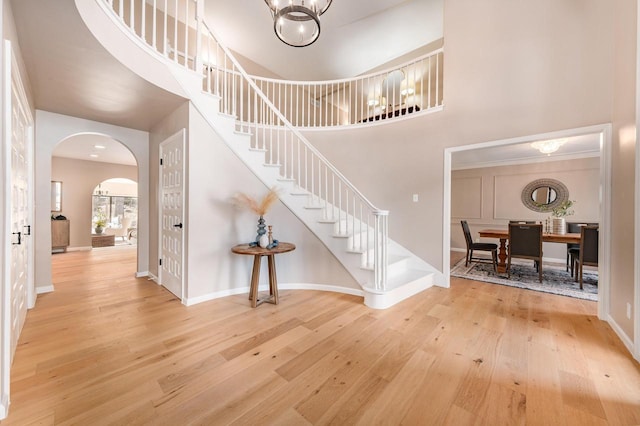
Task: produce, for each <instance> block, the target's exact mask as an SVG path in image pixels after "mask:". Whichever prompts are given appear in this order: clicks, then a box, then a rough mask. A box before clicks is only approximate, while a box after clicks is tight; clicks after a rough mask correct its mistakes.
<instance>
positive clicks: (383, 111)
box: [252, 48, 444, 128]
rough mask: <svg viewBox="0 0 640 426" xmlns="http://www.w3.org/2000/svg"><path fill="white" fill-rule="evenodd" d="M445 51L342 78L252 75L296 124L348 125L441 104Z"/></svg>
mask: <svg viewBox="0 0 640 426" xmlns="http://www.w3.org/2000/svg"><path fill="white" fill-rule="evenodd" d="M443 55H444V51H443V49H442V48H440V49H437V50H435V51H433V52H430V53H428V54H426V55H423V56H420V57H418V58H415V59H413V60H411V61H409V62H406V63H404V64H402V65H399V66H396V67H393V68H389V69H386V70H383V71H378V72H375V73H371V74H367V75H363V76H359V77H355V78H348V79H341V80H332V81H287V80H279V79H273V78H264V77H258V76H252V78H253V80H254V81H255V82H256V83H257V84H258V87H259V88H260V90H262V91H263V92H264V93H265V94H266V95H267V97H268V98H269V99H270V100H271V101H272V102H273V104H274V105H275V106H276V108H278V110H279V111H280V112H282V114H283V115H284V116H285V117H287V119H288V120H289V121H290V122H291V123H292V124H293V125H294V126H296V127H303V128H317V127H334V126H348V125H352V124H362V123H371V122H379V121H381V120H392V119H397V118H402V117H407V116H408V115H410V114H416V113H419V112H423V113H424V112H432V111H435V110H440V109H441V108H442V101H443V98H442V67H443Z"/></svg>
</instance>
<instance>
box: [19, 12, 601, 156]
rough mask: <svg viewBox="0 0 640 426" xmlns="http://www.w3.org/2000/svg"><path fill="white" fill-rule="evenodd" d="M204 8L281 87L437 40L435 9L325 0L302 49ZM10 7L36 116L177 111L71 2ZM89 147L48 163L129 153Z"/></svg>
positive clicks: (263, 23)
mask: <svg viewBox="0 0 640 426" xmlns="http://www.w3.org/2000/svg"><path fill="white" fill-rule="evenodd" d="M83 1H95V0H83ZM147 1H150V0H147ZM206 1H207V3H206V13H207V18H206V19H207V21H208V22H209V24H211V26H212V27H213V28H214V29H215V31H216V32H217V33H218V35H219V36H220V38H221V39H222V40H223V41H224V42H225V43H226V44H228V45H229V47H230V48H231V49H232V50H234V51H236V52H238V53H239V54H240V55H242V56H245V57H247V58H251V60H252V61H253V62H255V63H257V64H258V65H260V66H262V67H264V68H266V69H267V70H270V71H271V72H272V73H274V74H277V75H280V76H281V77H283V78H288V79H303V80H317V79H335V78H341V77H348V76H355V75H358V74H362V73H365V72H367V71H369V70H371V69H372V68H375V67H378V66H380V65H382V64H384V63H386V62H388V61H390V60H392V59H394V58H398V57H399V56H402V55H403V54H405V53H407V52H412V51H414V50H416V49H420V48H421V47H423V46H425V45H427V44H429V43H431V42H433V41H434V40H437V39H439V38H441V37H442V22H443V0H333V4H332V5H331V7H330V8H329V9H328V10H327V12H326V13H325V14H324V15H322V17H321V22H322V33H321V35H320V39H319V40H318V41H317V42H316V43H314V44H313V45H311V46H309V47H305V48H294V47H289V46H287V45H285V44H283V43H282V42H280V41H279V40H278V39H277V38H276V36H275V34H274V33H273V21H272V19H271V15H270V12H269V8H268V7H267V5H266V4H265V3H264V0H234V1H223V0H206ZM10 4H11V7H12V9H13V14H14V18H15V22H16V30H17V33H18V37H19V41H20V49H21V52H22V55H23V57H24V61H25V64H26V67H27V71H28V76H29V80H30V82H31V86H32V91H33V94H34V99H35V107H36V108H37V109H42V110H46V111H51V112H56V113H60V114H66V115H70V116H75V117H80V118H86V119H90V120H95V121H101V122H106V123H110V124H114V125H118V126H123V127H129V128H134V129H140V130H149V129H150V128H151V126H152V125H154V124H155V123H157V122H158V121H159V120H161V119H162V118H163V117H165V116H166V115H167V114H169V113H170V112H171V111H173V110H175V109H176V108H177V107H178V105H180V104H181V103H183V102H184V99H182V98H180V97H178V96H175V95H173V94H170V93H169V92H167V91H165V90H163V89H161V88H159V87H156V86H154V85H153V84H151V83H149V82H147V81H146V80H144V79H142V78H141V77H139V76H137V75H136V74H134V73H133V72H131V71H130V70H129V69H127V68H126V67H125V66H124V65H122V64H121V63H120V62H118V61H117V60H116V59H114V58H113V56H111V55H110V54H109V53H108V52H107V51H106V50H105V49H104V48H103V47H102V46H101V45H100V43H98V41H97V40H95V38H94V37H93V35H92V34H91V33H90V32H89V30H88V29H87V28H86V26H85V25H84V23H83V21H82V19H81V18H80V16H79V14H78V12H77V9H76V7H75V3H74V0H55V1H52V0H11V3H10ZM73 143H79V144H82V146H78V147H73V146H72V145H73ZM93 145H95V144H93V143H87V142H86V141H83V140H81V139H72V140H69V141H66V142H65V145H61V146H60V151H59V152H56V155H60V156H71V155H78V156H80V158H84V159H87V160H93V161H108V162H120V163H122V164H132V157H131V154H130V153H129V152H128V151H126V150H125V151H126V152H125V151H122V152H120V154H118V155H119V156H118V155H117V153H118V152H119V151H118V149H117V147H114V148H109V149H108V150H107V151H108V152H109V154H107V152H104V153H101V157H99V159H98V160H96V159H95V158H92V157H89V154H91V152H88V151H86V149H89V150H91V149H92V147H93ZM598 148H599V142H598V141H597V140H596V139H593V138H592V139H584V140H577V139H576V140H575V141H573V142H571V143H567V144H565V146H563V147H562V148H561V149H560V150H559V151H558V153H557V154H554V157H556V156H557V155H560V157H557V158H569V157H570V156H572V155H573V156H576V155H577V156H589V155H591V156H593V155H597V151H598ZM74 151H76V154H71V153H72V152H74ZM85 151H86V152H85ZM65 152H66V153H67V154H64V153H65ZM111 155H114V156H116V157H111ZM536 158H537V159H536ZM541 158H542V159H545V160H546V159H549V158H548V157H546V156H541V155H540V154H539V153H537V151H535V150H533V149H531V148H530V146H529V144H524V145H520V146H518V145H514V146H510V147H500V148H486V149H481V150H473V151H466V152H459V153H456V154H455V155H454V156H453V167H454V169H455V168H469V167H478V166H479V165H483V164H484V165H490V164H492V165H499V164H506V163H508V162H511V163H514V162H516V163H517V162H523V161H540V159H541ZM474 164H475V166H474Z"/></svg>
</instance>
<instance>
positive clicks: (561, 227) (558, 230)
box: [552, 217, 567, 235]
mask: <svg viewBox="0 0 640 426" xmlns="http://www.w3.org/2000/svg"><path fill="white" fill-rule="evenodd" d="M552 225H553V229H552V232H553V233H554V234H560V235H564V234H566V233H567V224H566V222H565V219H564V217H554V218H553V220H552Z"/></svg>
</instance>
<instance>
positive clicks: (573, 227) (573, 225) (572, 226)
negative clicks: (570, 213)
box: [567, 222, 598, 277]
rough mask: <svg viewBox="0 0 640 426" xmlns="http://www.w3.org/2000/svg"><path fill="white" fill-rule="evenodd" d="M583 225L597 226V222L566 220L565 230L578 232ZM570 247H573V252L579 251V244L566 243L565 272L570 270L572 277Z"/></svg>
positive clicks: (572, 263) (573, 232) (572, 232)
mask: <svg viewBox="0 0 640 426" xmlns="http://www.w3.org/2000/svg"><path fill="white" fill-rule="evenodd" d="M583 226H598V223H597V222H595V223H594V222H567V232H568V233H570V234H579V233H580V230H581V229H582V227H583ZM571 249H575V250H574V252H575V253H579V251H578V250H579V249H580V244H577V243H576V244H571V243H568V244H567V272H569V271H570V272H571V276H572V277H573V265H574V263H575V262H574V261H573V260H572V259H571Z"/></svg>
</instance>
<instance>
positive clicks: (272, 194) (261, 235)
mask: <svg viewBox="0 0 640 426" xmlns="http://www.w3.org/2000/svg"><path fill="white" fill-rule="evenodd" d="M234 198H235V201H236V204H238V205H241V206H244V207H246V208H248V209H249V210H251V211H252V212H254V213H256V214H257V215H258V216H260V218H259V219H258V232H257V235H256V239H255V241H253V242H251V243H249V245H251V246H254V247H255V246H259V247H262V248H271V247H275V246H272V243H270V241H269V236H268V235H266V234H267V230H266V229H265V228H266V225H265V221H264V215H265V214H267V212H268V211H269V209H270V208H271V206H272V205H273V204H274V203H275V202H276V201H277V200H278V191H277V190H276V188H275V187H273V188H271V189H269V192H267V194H266V195H265V196H264V197H263V198H262V200H261V201H260V202H258V201H257V200H256V199H254V198H251V197H250V196H248V195H247V194H244V193H242V192H240V193H238V194H236V196H235V197H234ZM269 228H271V227H269ZM275 244H276V245H277V241H276V242H275Z"/></svg>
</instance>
